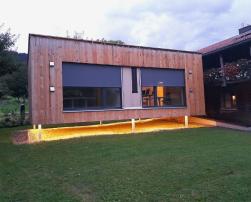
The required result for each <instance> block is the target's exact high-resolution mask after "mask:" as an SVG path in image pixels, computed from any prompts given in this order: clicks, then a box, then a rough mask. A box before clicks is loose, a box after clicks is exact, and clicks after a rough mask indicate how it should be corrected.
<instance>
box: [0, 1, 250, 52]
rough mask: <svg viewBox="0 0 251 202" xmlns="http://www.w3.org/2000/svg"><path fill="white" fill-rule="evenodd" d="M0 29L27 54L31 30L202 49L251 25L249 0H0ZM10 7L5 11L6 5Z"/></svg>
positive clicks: (150, 44)
mask: <svg viewBox="0 0 251 202" xmlns="http://www.w3.org/2000/svg"><path fill="white" fill-rule="evenodd" d="M0 5H1V7H2V9H1V13H0V24H2V23H4V24H5V26H4V28H2V30H5V29H7V28H8V27H9V28H11V32H12V33H15V34H19V35H20V36H19V39H18V41H17V43H16V49H17V51H19V52H27V49H28V34H29V33H35V34H45V35H54V36H63V37H66V35H67V31H68V33H69V34H70V35H73V34H74V32H84V38H85V39H86V38H88V39H93V40H95V39H102V38H105V39H114V40H122V41H124V42H125V43H127V44H132V45H142V46H152V47H162V48H173V49H184V50H198V49H200V48H203V47H205V46H207V45H210V44H212V43H214V42H217V41H220V40H223V39H226V38H228V37H231V36H234V35H236V34H238V29H239V28H240V27H241V26H242V24H244V25H247V24H251V13H250V8H251V1H250V0H220V1H219V0H203V1H202V0H189V1H187V0H175V1H171V0H71V1H62V0H61V1H58V0H43V1H36V0H22V1H20V0H16V1H14V0H0ZM3 8H6V9H3Z"/></svg>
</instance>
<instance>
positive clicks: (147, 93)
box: [142, 86, 185, 107]
mask: <svg viewBox="0 0 251 202" xmlns="http://www.w3.org/2000/svg"><path fill="white" fill-rule="evenodd" d="M142 105H143V107H165V106H184V105H185V88H184V87H167V86H157V87H155V86H151V87H142Z"/></svg>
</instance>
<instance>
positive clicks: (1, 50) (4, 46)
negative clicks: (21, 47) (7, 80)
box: [0, 25, 18, 77]
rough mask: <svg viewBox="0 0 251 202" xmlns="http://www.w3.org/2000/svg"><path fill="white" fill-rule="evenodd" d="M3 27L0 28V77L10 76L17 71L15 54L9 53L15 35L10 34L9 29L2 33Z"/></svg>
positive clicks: (14, 40)
mask: <svg viewBox="0 0 251 202" xmlns="http://www.w3.org/2000/svg"><path fill="white" fill-rule="evenodd" d="M2 28H3V25H1V26H0V77H2V76H4V75H6V74H11V73H12V72H14V71H15V70H16V69H17V66H18V61H17V59H16V58H17V53H16V52H14V51H11V48H12V47H13V46H14V44H15V42H16V39H17V37H16V35H14V34H11V33H10V29H8V30H7V31H5V32H2V31H1V30H2Z"/></svg>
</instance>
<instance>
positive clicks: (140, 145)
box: [0, 128, 251, 202]
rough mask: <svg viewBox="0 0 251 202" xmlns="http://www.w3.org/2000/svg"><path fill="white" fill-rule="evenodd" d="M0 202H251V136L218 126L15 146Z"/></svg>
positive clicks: (0, 159) (5, 157)
mask: <svg viewBox="0 0 251 202" xmlns="http://www.w3.org/2000/svg"><path fill="white" fill-rule="evenodd" d="M13 130H14V129H10V128H9V129H0V201H1V202H2V201H3V202H4V201H251V192H250V190H251V134H250V133H245V132H239V131H234V130H227V129H221V128H200V129H186V130H179V131H170V132H158V133H149V134H144V135H124V136H99V137H88V138H80V139H72V140H64V141H56V142H47V143H40V144H35V145H20V146H14V145H12V144H11V143H10V142H9V134H10V133H11V132H12V131H13Z"/></svg>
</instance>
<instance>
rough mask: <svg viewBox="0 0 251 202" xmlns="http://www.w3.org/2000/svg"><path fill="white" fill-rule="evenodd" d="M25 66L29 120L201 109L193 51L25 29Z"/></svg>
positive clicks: (189, 112) (66, 120) (199, 70)
mask: <svg viewBox="0 0 251 202" xmlns="http://www.w3.org/2000/svg"><path fill="white" fill-rule="evenodd" d="M28 66H29V68H28V69H29V71H28V79H29V103H30V105H29V107H30V120H31V123H32V124H59V123H79V122H89V121H104V120H126V119H132V120H133V119H138V118H160V117H185V116H194V115H204V114H205V106H204V86H203V69H202V55H201V54H200V53H198V52H190V51H180V50H169V49H161V48H151V47H141V46H132V45H118V44H117V45H116V44H110V43H102V42H97V41H89V40H79V39H71V38H62V37H54V36H43V35H36V34H30V35H29V59H28ZM186 120H187V119H186Z"/></svg>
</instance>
